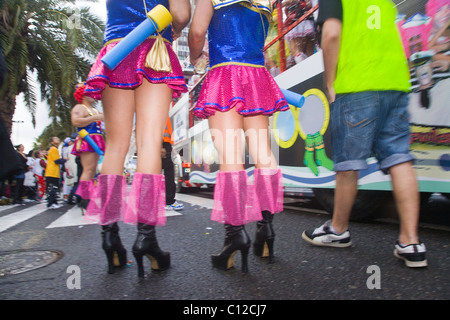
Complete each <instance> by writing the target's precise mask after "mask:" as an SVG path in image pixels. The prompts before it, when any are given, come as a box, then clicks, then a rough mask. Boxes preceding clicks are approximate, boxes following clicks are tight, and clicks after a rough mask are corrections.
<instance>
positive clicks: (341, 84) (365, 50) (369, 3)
mask: <svg viewBox="0 0 450 320" xmlns="http://www.w3.org/2000/svg"><path fill="white" fill-rule="evenodd" d="M342 9H343V12H342V14H343V16H342V20H343V23H342V38H341V48H340V52H339V62H338V67H337V74H336V80H335V83H334V88H335V90H336V93H350V92H362V91H382V90H397V91H405V92H407V91H409V88H410V83H409V79H410V76H409V68H408V63H407V60H406V55H405V52H404V49H403V45H402V42H401V38H400V33H399V32H398V30H397V26H396V25H395V18H396V14H397V10H396V8H395V7H394V3H393V2H392V1H390V0H357V1H355V0H342Z"/></svg>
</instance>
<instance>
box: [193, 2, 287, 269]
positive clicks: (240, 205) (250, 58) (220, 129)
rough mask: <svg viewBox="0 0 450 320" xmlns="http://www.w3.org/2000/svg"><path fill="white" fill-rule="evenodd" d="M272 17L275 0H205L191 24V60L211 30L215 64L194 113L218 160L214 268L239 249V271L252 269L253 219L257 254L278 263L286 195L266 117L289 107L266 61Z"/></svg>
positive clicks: (223, 264)
mask: <svg viewBox="0 0 450 320" xmlns="http://www.w3.org/2000/svg"><path fill="white" fill-rule="evenodd" d="M271 17H272V9H271V4H270V1H256V0H252V1H239V0H236V1H227V2H226V3H223V2H222V1H218V0H200V1H199V2H198V3H197V7H196V10H195V12H194V17H193V20H192V24H191V27H190V33H189V47H190V56H191V61H192V63H193V64H194V65H195V64H196V62H197V61H198V60H199V59H200V58H201V57H202V56H203V52H202V48H203V44H204V41H205V36H206V33H207V32H208V39H209V59H210V64H211V69H210V71H209V73H208V74H207V76H206V78H205V81H204V84H203V86H202V89H201V92H200V96H199V99H198V102H197V106H196V108H195V109H194V112H195V114H196V115H197V116H198V117H200V118H208V121H209V127H210V130H211V134H212V136H213V140H214V145H215V147H216V149H217V151H218V153H219V158H220V169H219V172H218V174H217V179H216V184H215V189H214V207H213V210H212V214H211V220H213V221H218V222H220V223H223V224H224V225H225V243H224V247H223V249H222V251H221V252H220V253H219V254H216V255H212V264H213V266H214V267H216V268H219V269H222V270H227V269H229V268H230V267H231V266H232V265H233V263H234V261H233V259H234V258H233V256H234V253H235V252H236V251H238V250H239V251H240V252H241V255H242V271H243V272H247V271H248V266H247V256H248V252H249V248H250V243H251V240H250V237H249V236H248V234H247V232H246V230H245V224H247V223H249V222H252V221H258V223H257V232H256V236H255V241H254V252H255V254H256V255H257V256H261V257H262V256H266V255H268V256H269V258H270V261H273V242H274V237H275V235H274V232H273V228H272V218H273V214H274V213H277V212H280V211H282V209H283V202H282V201H283V193H282V185H281V171H280V170H279V169H278V165H277V162H276V159H275V157H274V155H273V153H272V151H271V148H270V137H269V120H268V116H270V115H271V114H273V113H274V112H276V111H280V110H287V109H288V108H289V107H288V103H287V101H286V99H285V98H284V96H283V94H282V92H281V91H280V89H279V87H278V85H277V84H276V83H275V81H274V79H273V78H272V76H271V75H270V74H269V72H268V71H267V70H266V68H265V67H264V55H263V50H262V49H263V47H264V40H265V37H266V35H267V31H268V27H269V21H270V19H271ZM243 130H244V131H245V133H246V136H247V144H248V150H249V153H250V155H251V157H252V158H253V160H254V162H255V164H256V165H255V170H254V180H253V181H254V182H253V184H252V183H251V182H250V180H249V179H248V176H247V172H246V171H245V170H244V166H243V163H244V162H243V161H242V159H243V157H244V154H243V146H244V141H243V138H242V131H243ZM261 211H262V213H261ZM266 246H267V247H268V252H267V253H265V252H264V250H263V249H264V248H265V247H266Z"/></svg>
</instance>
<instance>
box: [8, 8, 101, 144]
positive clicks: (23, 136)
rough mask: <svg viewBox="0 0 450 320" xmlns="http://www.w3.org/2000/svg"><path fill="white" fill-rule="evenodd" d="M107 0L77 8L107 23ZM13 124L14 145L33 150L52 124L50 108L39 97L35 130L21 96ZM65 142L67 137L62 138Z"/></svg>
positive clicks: (17, 100) (17, 101) (12, 137)
mask: <svg viewBox="0 0 450 320" xmlns="http://www.w3.org/2000/svg"><path fill="white" fill-rule="evenodd" d="M105 2H106V0H98V3H91V2H86V1H77V6H80V7H84V6H90V7H91V8H92V12H93V13H95V14H97V15H98V16H100V17H101V18H103V19H104V20H105V21H106V6H105ZM36 88H37V90H36V92H37V93H38V94H39V89H38V88H39V87H38V86H37V87H36ZM13 121H18V122H15V123H13V127H12V134H11V140H12V143H13V145H18V144H23V145H24V146H25V152H28V151H30V150H31V149H32V147H33V143H34V142H35V140H36V138H37V137H39V136H40V135H41V133H42V131H43V130H44V129H45V127H47V126H48V125H49V124H50V119H49V117H48V106H47V104H46V103H45V102H41V100H40V96H38V105H37V108H36V127H34V128H33V125H32V123H31V115H30V112H29V111H28V110H27V109H26V107H25V104H24V102H23V96H22V95H19V96H17V99H16V111H15V113H14V116H13ZM60 138H61V140H63V139H64V138H65V137H60Z"/></svg>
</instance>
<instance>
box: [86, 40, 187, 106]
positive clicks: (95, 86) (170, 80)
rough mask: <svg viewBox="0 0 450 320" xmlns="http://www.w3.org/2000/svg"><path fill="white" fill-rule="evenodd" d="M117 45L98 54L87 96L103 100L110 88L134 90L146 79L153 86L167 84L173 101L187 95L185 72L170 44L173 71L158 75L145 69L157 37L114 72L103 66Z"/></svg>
mask: <svg viewBox="0 0 450 320" xmlns="http://www.w3.org/2000/svg"><path fill="white" fill-rule="evenodd" d="M117 43H118V42H112V43H109V44H107V45H105V46H104V47H103V48H102V50H101V51H100V53H99V54H98V56H97V59H96V61H95V63H94V64H93V66H92V68H91V70H90V72H89V75H88V78H87V80H86V83H87V85H86V89H85V91H84V92H85V95H87V96H89V97H92V98H94V99H96V100H101V96H102V91H103V90H104V89H105V87H106V86H110V87H113V88H121V89H134V88H136V87H139V86H140V85H141V84H142V81H143V79H144V78H145V79H147V80H148V81H149V82H151V83H165V84H167V85H168V86H169V88H171V89H173V98H178V97H179V96H180V95H181V94H182V93H183V92H187V86H186V81H185V79H184V75H183V70H182V69H181V65H180V62H179V61H178V57H177V56H176V54H175V52H174V51H173V49H172V45H171V44H170V43H167V42H166V41H164V43H165V45H166V47H167V51H168V53H169V58H170V61H171V63H172V72H158V71H155V70H152V69H150V68H147V67H145V59H146V57H147V53H148V52H149V51H150V49H151V47H152V46H153V44H154V43H155V39H154V38H149V39H147V40H145V41H144V42H143V43H142V44H140V45H139V46H138V47H137V48H136V49H134V50H133V51H132V52H131V53H130V54H129V55H128V56H127V57H126V58H125V59H124V60H123V61H122V62H121V63H119V65H118V66H117V67H116V68H115V69H114V70H110V69H109V68H108V67H106V66H105V65H104V64H103V62H102V61H101V59H102V57H103V56H104V55H105V54H106V53H107V52H109V51H110V50H111V49H112V48H113V47H114V46H116V45H117Z"/></svg>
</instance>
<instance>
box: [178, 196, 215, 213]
mask: <svg viewBox="0 0 450 320" xmlns="http://www.w3.org/2000/svg"><path fill="white" fill-rule="evenodd" d="M176 198H177V200H180V201H184V202H188V203H190V204H191V205H193V206H195V205H197V206H201V207H204V208H207V209H212V208H213V204H214V200H213V199H208V198H201V197H196V196H191V195H188V194H183V193H177V196H176Z"/></svg>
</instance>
